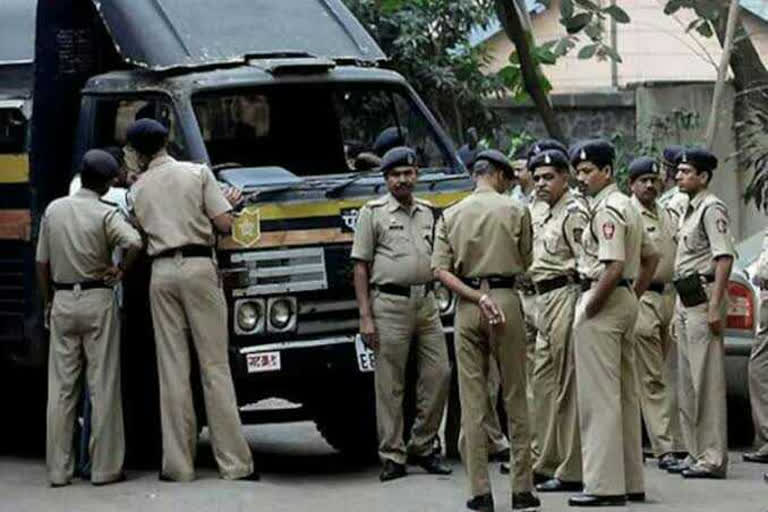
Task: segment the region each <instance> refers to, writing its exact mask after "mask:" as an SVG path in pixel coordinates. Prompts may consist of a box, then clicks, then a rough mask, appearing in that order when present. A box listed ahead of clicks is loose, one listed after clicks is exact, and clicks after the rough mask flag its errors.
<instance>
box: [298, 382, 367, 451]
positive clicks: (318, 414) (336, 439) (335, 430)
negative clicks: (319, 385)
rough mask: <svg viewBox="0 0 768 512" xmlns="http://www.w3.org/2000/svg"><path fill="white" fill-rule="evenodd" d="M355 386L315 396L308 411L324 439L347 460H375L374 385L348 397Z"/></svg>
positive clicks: (337, 387) (328, 390)
mask: <svg viewBox="0 0 768 512" xmlns="http://www.w3.org/2000/svg"><path fill="white" fill-rule="evenodd" d="M354 387H355V386H334V387H333V388H331V389H327V390H326V391H325V392H324V393H320V394H319V395H317V396H316V397H315V398H314V399H313V400H312V402H311V405H310V411H311V414H312V418H313V420H314V422H315V425H316V426H317V430H318V432H320V435H322V436H323V439H325V441H326V442H327V443H328V444H330V445H331V446H332V447H333V448H335V449H336V450H338V451H339V452H341V453H342V455H344V456H345V457H347V458H350V459H354V460H356V461H360V462H368V461H373V460H375V459H376V453H377V447H378V443H377V438H376V407H375V403H376V402H375V397H374V394H373V385H372V382H371V385H370V386H363V389H362V390H361V391H356V392H354V393H349V389H354Z"/></svg>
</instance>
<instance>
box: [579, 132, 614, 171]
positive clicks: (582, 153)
mask: <svg viewBox="0 0 768 512" xmlns="http://www.w3.org/2000/svg"><path fill="white" fill-rule="evenodd" d="M568 156H569V157H570V159H571V164H573V166H574V167H576V166H577V165H579V164H580V163H581V162H592V163H593V164H595V165H596V166H597V167H605V166H606V165H610V166H611V167H613V161H614V159H615V158H616V150H615V149H614V148H613V144H611V143H610V142H608V141H607V140H605V139H593V140H585V141H583V142H580V143H578V144H575V145H573V146H571V148H570V150H569V151H568Z"/></svg>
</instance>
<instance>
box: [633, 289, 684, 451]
mask: <svg viewBox="0 0 768 512" xmlns="http://www.w3.org/2000/svg"><path fill="white" fill-rule="evenodd" d="M669 304H670V301H669V300H667V297H666V294H664V295H662V294H659V293H656V292H651V291H649V292H646V293H644V294H643V296H642V297H641V298H640V304H639V309H638V313H637V323H636V324H635V330H634V338H635V349H636V351H637V377H638V389H639V390H640V405H641V409H642V413H643V420H644V421H645V427H646V430H647V431H648V437H649V438H650V440H651V450H652V451H653V454H654V455H655V456H656V457H660V456H661V455H664V454H666V453H671V452H675V451H679V450H680V432H679V425H680V423H679V421H676V420H678V418H679V413H678V411H677V408H676V400H675V401H673V399H672V398H673V396H674V393H675V390H674V389H670V387H669V386H668V381H669V377H670V372H669V371H668V370H669V368H668V366H667V355H668V352H669V350H670V346H671V345H672V344H673V343H675V342H674V341H673V340H672V339H671V337H670V335H669V325H670V323H671V321H672V315H673V312H674V309H673V308H670V307H669Z"/></svg>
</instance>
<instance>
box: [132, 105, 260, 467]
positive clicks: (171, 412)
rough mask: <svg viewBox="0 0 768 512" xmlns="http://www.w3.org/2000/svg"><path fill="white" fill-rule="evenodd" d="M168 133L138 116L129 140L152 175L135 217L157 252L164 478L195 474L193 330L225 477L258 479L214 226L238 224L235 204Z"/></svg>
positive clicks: (155, 312)
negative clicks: (242, 410)
mask: <svg viewBox="0 0 768 512" xmlns="http://www.w3.org/2000/svg"><path fill="white" fill-rule="evenodd" d="M167 136H168V131H167V129H166V128H165V127H164V126H163V125H162V124H160V123H159V122H157V121H155V120H152V119H141V120H139V121H136V122H135V123H134V124H133V125H132V126H131V127H130V128H129V130H128V142H129V143H130V144H131V146H132V147H133V148H134V149H135V150H136V151H137V153H138V154H139V156H140V161H141V163H142V167H144V168H146V171H145V172H144V174H142V176H141V178H140V179H139V180H138V181H137V182H136V184H135V185H134V199H133V201H134V204H133V207H134V214H135V216H136V220H137V221H138V223H139V225H140V226H141V228H142V229H143V231H144V232H145V233H146V235H147V238H148V247H147V253H148V254H149V256H150V257H152V258H153V262H152V278H151V283H150V294H149V299H150V306H151V309H152V321H153V323H154V327H155V333H156V340H157V343H156V349H157V364H158V376H159V379H160V413H161V426H162V438H163V458H162V468H161V472H160V479H161V480H163V481H189V480H193V479H194V478H195V469H194V458H195V446H196V441H197V424H196V419H195V412H194V408H193V405H192V390H191V385H190V381H189V373H190V355H189V348H188V344H187V329H189V330H190V331H191V335H192V342H193V344H194V347H195V351H196V352H197V357H198V360H199V362H200V374H201V377H202V382H203V396H204V398H205V405H206V414H207V419H208V426H209V428H210V431H211V443H212V445H213V453H214V456H215V458H216V462H217V463H218V465H219V472H220V474H221V476H222V477H223V478H225V479H230V480H238V479H247V480H256V479H258V474H257V473H255V472H254V469H253V460H252V457H251V452H250V449H249V448H248V443H247V442H246V441H245V438H244V437H243V434H242V432H241V430H240V418H239V415H238V410H237V402H236V400H235V390H234V386H233V383H232V375H231V373H230V368H229V356H228V353H227V310H226V302H225V300H224V293H223V292H222V289H221V285H220V284H219V278H218V275H217V268H216V263H215V261H214V259H213V244H214V241H215V238H214V226H215V228H216V229H217V230H218V231H219V232H222V233H228V232H229V231H230V229H231V223H232V216H231V214H230V209H231V207H230V204H229V202H228V201H227V200H226V198H225V197H224V194H223V193H222V191H221V189H220V188H219V186H218V185H217V183H216V180H215V178H214V177H213V173H211V171H210V169H208V168H207V167H206V166H205V165H200V164H192V163H185V162H179V161H176V160H175V159H173V158H172V157H171V156H169V155H168V154H167V153H166V151H165V147H166V143H167Z"/></svg>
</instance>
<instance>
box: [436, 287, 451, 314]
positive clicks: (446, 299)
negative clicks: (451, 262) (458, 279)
mask: <svg viewBox="0 0 768 512" xmlns="http://www.w3.org/2000/svg"><path fill="white" fill-rule="evenodd" d="M435 300H436V301H437V308H438V309H439V310H440V314H441V315H447V314H449V313H450V312H451V310H452V309H453V293H451V290H449V289H448V288H446V287H445V286H443V285H442V284H437V285H435Z"/></svg>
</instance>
